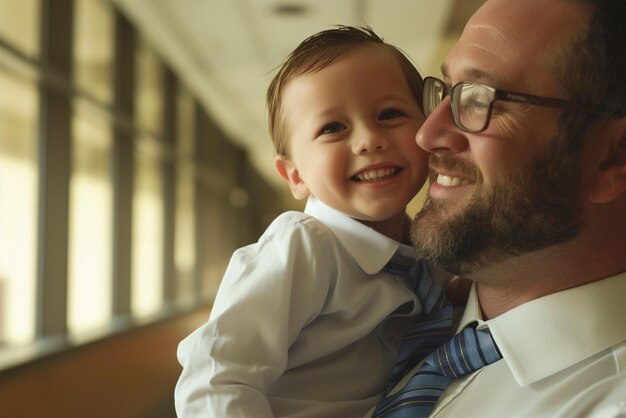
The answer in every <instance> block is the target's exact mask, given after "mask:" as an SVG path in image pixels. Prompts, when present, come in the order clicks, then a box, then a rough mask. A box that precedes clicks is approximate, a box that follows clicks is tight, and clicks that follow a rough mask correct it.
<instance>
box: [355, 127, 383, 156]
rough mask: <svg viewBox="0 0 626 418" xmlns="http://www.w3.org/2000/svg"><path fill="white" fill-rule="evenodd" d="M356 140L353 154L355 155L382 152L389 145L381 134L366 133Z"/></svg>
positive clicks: (374, 132)
mask: <svg viewBox="0 0 626 418" xmlns="http://www.w3.org/2000/svg"><path fill="white" fill-rule="evenodd" d="M358 138H359V139H358V140H356V141H355V142H354V145H353V152H354V153H355V154H363V153H366V152H377V151H384V150H386V149H387V146H388V145H389V141H387V139H386V138H385V136H384V135H383V134H382V132H376V131H367V132H365V133H363V134H362V135H359V136H358Z"/></svg>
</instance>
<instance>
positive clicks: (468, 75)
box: [441, 62, 498, 85]
mask: <svg viewBox="0 0 626 418" xmlns="http://www.w3.org/2000/svg"><path fill="white" fill-rule="evenodd" d="M441 74H442V75H443V77H444V78H449V70H448V65H447V64H446V63H445V62H444V63H443V64H441ZM461 74H463V80H459V81H478V82H480V83H485V84H489V85H498V81H497V79H496V78H495V77H494V76H493V75H491V74H489V73H486V72H485V71H483V70H479V69H478V68H476V67H466V68H465V69H464V70H463V71H462V72H461Z"/></svg>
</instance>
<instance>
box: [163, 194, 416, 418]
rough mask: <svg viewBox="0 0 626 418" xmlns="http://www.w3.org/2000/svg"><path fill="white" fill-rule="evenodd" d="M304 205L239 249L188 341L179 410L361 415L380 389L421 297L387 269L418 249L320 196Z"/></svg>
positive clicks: (183, 347)
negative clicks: (205, 317) (393, 260)
mask: <svg viewBox="0 0 626 418" xmlns="http://www.w3.org/2000/svg"><path fill="white" fill-rule="evenodd" d="M305 212H306V213H301V212H287V213H284V214H282V215H281V216H279V217H278V218H277V219H276V220H275V221H274V222H273V223H272V224H271V225H270V226H269V228H268V229H267V231H265V233H264V234H263V236H262V237H261V238H260V239H259V241H258V242H257V243H255V244H252V245H249V246H247V247H244V248H241V249H239V250H237V251H236V252H235V253H234V255H233V257H232V259H231V262H230V264H229V266H228V269H227V271H226V273H225V275H224V277H223V279H222V283H221V284H220V289H219V292H218V295H217V297H216V299H215V303H214V306H213V309H212V312H211V316H210V318H209V321H208V322H207V323H206V324H204V325H203V326H201V327H200V328H199V329H197V330H196V331H194V332H193V333H192V334H190V335H189V336H188V337H186V338H185V339H184V340H183V341H182V342H181V343H180V345H179V348H178V359H179V361H180V363H181V364H182V365H183V371H182V374H181V376H180V379H179V381H178V384H177V385H176V391H175V399H176V411H177V413H178V416H180V417H183V418H187V417H194V416H196V417H220V416H224V417H226V416H227V417H241V416H256V417H262V416H272V415H275V416H288V417H295V416H362V415H363V414H365V413H366V412H367V410H368V409H369V408H370V407H372V405H374V404H376V402H378V401H379V400H380V399H381V398H382V392H383V391H384V388H385V385H386V383H387V381H388V379H389V376H390V371H391V368H392V366H393V364H394V362H395V356H396V351H397V347H398V343H399V340H400V339H401V336H402V335H403V334H404V331H405V329H406V327H407V325H408V322H409V321H407V319H408V318H407V315H411V316H412V315H416V314H417V313H419V312H421V305H420V304H419V301H417V299H416V297H415V295H414V294H413V291H412V289H411V287H410V286H409V284H408V283H407V282H406V281H405V279H404V278H402V277H394V276H393V275H391V274H389V273H386V272H381V269H382V268H383V267H384V266H385V264H386V263H387V262H388V261H389V260H390V259H391V257H392V256H393V255H394V254H395V253H396V252H400V253H402V254H403V255H405V256H408V257H414V255H413V254H414V251H413V249H412V248H411V247H410V246H407V245H403V244H399V243H398V242H396V241H394V240H392V239H390V238H387V237H386V236H384V235H382V234H380V233H378V232H376V231H374V230H373V229H371V228H369V227H367V226H365V225H363V224H361V223H360V222H357V221H356V220H354V219H352V218H350V217H348V216H346V215H344V214H342V213H340V212H338V211H336V210H334V209H331V208H330V207H328V206H326V205H324V204H323V203H321V202H320V201H319V200H316V199H315V198H311V199H310V200H309V202H308V203H307V207H306V210H305ZM411 301H413V302H414V303H412V304H408V305H406V306H403V311H402V314H399V313H398V312H396V314H394V315H393V316H392V317H391V318H387V317H388V316H389V315H390V314H392V313H394V311H396V309H397V308H398V307H400V306H401V305H404V304H406V303H407V302H411ZM386 318H387V319H386Z"/></svg>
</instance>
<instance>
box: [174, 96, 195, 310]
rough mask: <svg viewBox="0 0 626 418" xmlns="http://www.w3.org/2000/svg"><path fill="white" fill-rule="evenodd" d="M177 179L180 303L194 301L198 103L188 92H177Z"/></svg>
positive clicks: (176, 242) (177, 256)
mask: <svg viewBox="0 0 626 418" xmlns="http://www.w3.org/2000/svg"><path fill="white" fill-rule="evenodd" d="M176 102H177V103H176V105H177V106H176V113H177V120H178V123H177V126H178V132H177V140H178V141H177V155H178V170H177V179H176V228H175V231H176V237H175V246H174V249H175V254H174V265H175V269H176V295H178V299H179V300H181V299H182V300H193V297H194V291H195V287H194V271H195V263H196V260H195V213H194V207H195V200H194V168H193V155H194V134H195V130H194V122H195V119H194V111H195V103H194V100H193V97H192V96H191V94H190V93H189V92H188V91H187V90H185V89H182V88H181V89H179V90H178V97H177V101H176Z"/></svg>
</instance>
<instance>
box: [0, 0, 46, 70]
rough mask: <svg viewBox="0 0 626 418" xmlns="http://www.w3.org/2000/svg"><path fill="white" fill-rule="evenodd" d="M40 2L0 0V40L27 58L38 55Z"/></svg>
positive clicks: (38, 0) (32, 0)
mask: <svg viewBox="0 0 626 418" xmlns="http://www.w3.org/2000/svg"><path fill="white" fill-rule="evenodd" d="M40 5H41V1H40V0H19V1H17V0H0V38H2V39H3V40H5V41H7V42H8V43H9V44H10V45H11V46H13V47H15V48H16V49H18V50H19V51H20V52H22V53H24V54H25V55H27V56H29V57H31V58H32V57H35V56H37V55H38V54H39V13H40Z"/></svg>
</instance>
